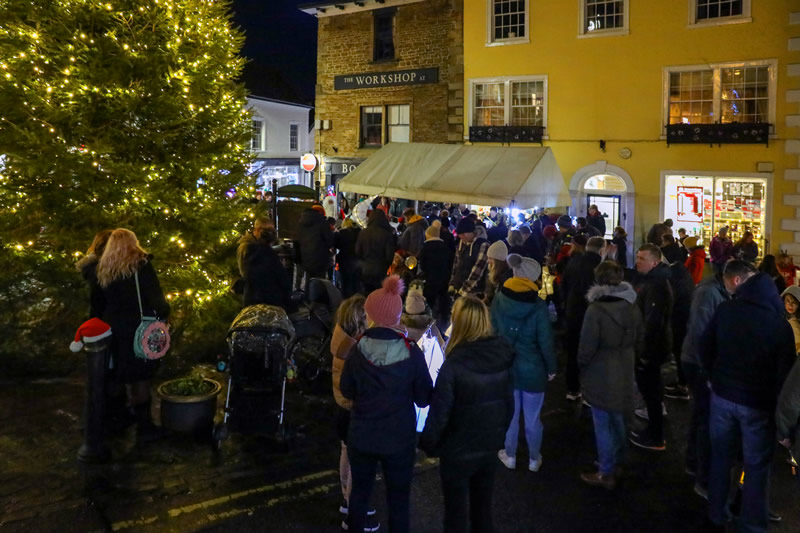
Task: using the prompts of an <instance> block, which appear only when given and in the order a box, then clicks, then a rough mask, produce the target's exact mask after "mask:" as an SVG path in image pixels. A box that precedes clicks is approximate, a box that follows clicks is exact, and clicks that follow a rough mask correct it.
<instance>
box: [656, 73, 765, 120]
mask: <svg viewBox="0 0 800 533" xmlns="http://www.w3.org/2000/svg"><path fill="white" fill-rule="evenodd" d="M775 72H776V65H775V63H774V62H772V61H753V62H747V63H733V64H731V63H726V64H720V65H712V67H711V68H701V67H698V68H696V69H692V68H690V67H687V68H681V69H676V70H672V71H669V69H667V74H666V76H667V80H668V81H667V82H666V83H667V85H668V87H667V98H666V103H665V116H666V118H667V121H665V123H666V124H714V123H717V122H720V123H723V124H728V123H733V122H738V123H740V124H745V123H746V124H754V123H755V124H758V123H768V124H773V125H774V124H775V102H776V87H775Z"/></svg>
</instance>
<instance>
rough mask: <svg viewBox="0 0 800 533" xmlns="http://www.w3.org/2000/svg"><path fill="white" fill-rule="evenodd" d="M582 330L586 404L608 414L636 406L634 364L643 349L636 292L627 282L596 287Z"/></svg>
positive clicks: (591, 291) (590, 295)
mask: <svg viewBox="0 0 800 533" xmlns="http://www.w3.org/2000/svg"><path fill="white" fill-rule="evenodd" d="M586 299H587V300H588V301H589V308H588V309H587V311H586V317H585V318H584V321H583V328H582V329H581V336H580V345H579V347H578V366H579V367H580V372H581V385H582V387H583V395H584V397H585V398H586V401H587V402H588V403H589V404H590V405H591V406H592V407H596V408H598V409H603V410H605V411H615V412H624V411H628V410H629V409H630V408H631V407H632V405H633V383H634V374H633V369H634V361H635V359H636V357H637V356H638V355H639V354H641V352H642V350H643V349H644V324H643V321H642V314H641V312H640V311H639V308H638V306H637V305H636V291H635V290H634V289H633V287H631V285H630V284H628V283H625V282H623V283H621V284H620V285H595V286H593V287H592V288H591V289H589V292H588V293H587V294H586Z"/></svg>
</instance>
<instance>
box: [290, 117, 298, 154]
mask: <svg viewBox="0 0 800 533" xmlns="http://www.w3.org/2000/svg"><path fill="white" fill-rule="evenodd" d="M292 130H294V131H292ZM299 146H300V125H299V124H289V151H290V152H297V151H298V148H299Z"/></svg>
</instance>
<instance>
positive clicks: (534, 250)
mask: <svg viewBox="0 0 800 533" xmlns="http://www.w3.org/2000/svg"><path fill="white" fill-rule="evenodd" d="M522 250H523V253H522V255H523V256H525V257H530V258H531V259H535V260H536V261H538V262H539V264H540V265H543V264H544V256H545V255H546V254H545V250H547V241H546V240H545V238H544V237H543V236H542V234H541V232H537V231H533V233H531V235H530V237H528V238H527V239H525V243H524V244H523V245H522Z"/></svg>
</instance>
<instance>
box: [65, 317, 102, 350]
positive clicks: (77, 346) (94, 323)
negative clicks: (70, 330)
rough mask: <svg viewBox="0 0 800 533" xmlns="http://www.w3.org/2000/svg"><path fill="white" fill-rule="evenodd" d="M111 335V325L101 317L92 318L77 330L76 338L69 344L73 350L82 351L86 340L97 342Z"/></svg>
mask: <svg viewBox="0 0 800 533" xmlns="http://www.w3.org/2000/svg"><path fill="white" fill-rule="evenodd" d="M110 336H111V326H109V325H108V324H106V323H105V322H103V321H102V320H100V319H99V318H90V319H89V320H87V321H86V322H84V323H83V324H81V326H80V327H79V328H78V331H76V332H75V340H74V341H72V342H71V343H70V344H69V349H70V350H72V351H73V352H80V351H81V350H82V349H83V343H85V342H97V341H99V340H101V339H105V338H106V337H110Z"/></svg>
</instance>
